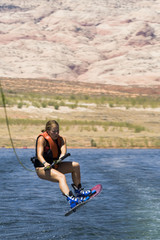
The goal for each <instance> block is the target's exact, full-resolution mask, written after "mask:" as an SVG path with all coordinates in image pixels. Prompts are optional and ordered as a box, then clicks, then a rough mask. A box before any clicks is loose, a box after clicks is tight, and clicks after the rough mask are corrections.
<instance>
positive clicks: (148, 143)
mask: <svg viewBox="0 0 160 240" xmlns="http://www.w3.org/2000/svg"><path fill="white" fill-rule="evenodd" d="M5 102H6V106H7V110H9V109H11V107H16V108H17V109H19V110H20V109H23V107H26V108H27V107H30V106H34V107H35V108H37V109H38V108H42V109H43V108H44V109H45V108H48V107H52V108H54V109H55V110H57V112H58V110H59V109H60V107H61V106H65V107H68V108H70V109H74V110H75V111H76V109H77V107H83V108H86V112H87V111H88V110H89V109H90V108H91V107H92V110H93V111H94V113H91V116H90V118H89V117H88V115H86V116H85V119H82V118H79V117H77V116H72V115H71V114H70V117H69V118H68V116H67V115H66V116H67V117H66V118H65V117H64V116H63V118H60V117H59V116H58V115H57V118H56V119H57V120H58V122H59V123H60V127H61V129H60V130H61V131H62V132H63V134H64V135H65V136H66V137H67V139H68V144H69V146H70V147H97V148H137V147H140V148H144V147H147V148H154V147H155V148H159V147H160V138H159V136H158V135H156V134H157V133H153V130H151V128H150V125H147V126H145V125H144V124H143V122H142V121H141V122H139V121H135V120H133V119H132V117H130V116H129V117H128V119H127V120H126V119H125V118H124V119H123V116H122V118H121V119H120V120H119V118H118V114H119V113H118V112H117V117H114V118H113V116H112V117H111V119H113V120H109V119H106V118H105V117H104V116H105V112H104V111H106V106H107V109H116V108H118V107H121V108H124V109H125V110H129V109H130V108H136V109H137V108H143V109H146V108H151V109H154V108H159V107H160V97H159V96H139V95H138V96H124V95H123V96H116V95H115V96H113V95H112V96H111V95H78V94H77V95H73V94H70V95H54V96H53V95H46V94H39V93H26V92H23V93H16V92H13V91H6V92H5ZM0 106H1V107H3V103H2V99H0ZM99 108H100V109H101V112H96V111H97V109H99ZM99 111H100V110H99ZM94 114H95V115H94ZM108 114H109V113H108V112H107V113H106V115H107V116H108ZM102 115H103V116H102ZM94 116H96V118H95V117H94ZM75 118H76V119H75ZM137 118H138V117H137ZM144 118H145V117H144ZM97 119H98V120H97ZM46 121H47V118H46V119H36V118H34V116H32V118H27V117H26V118H23V119H22V118H20V117H13V116H10V117H9V124H10V127H11V129H12V133H13V136H14V139H13V140H14V143H15V146H16V147H23V146H24V145H25V146H27V147H34V145H35V136H37V134H38V132H39V131H40V129H43V128H44V126H45V123H46ZM150 122H151V123H152V119H151V120H150ZM5 124H6V119H5V118H4V117H1V118H0V125H1V126H5ZM156 124H157V123H156ZM156 126H157V125H156ZM18 128H20V129H21V130H20V131H21V132H23V136H20V135H19V134H18V135H17V136H16V137H15V135H16V134H17V129H18ZM33 129H34V131H33ZM6 131H7V129H6V130H4V136H5V137H4V139H3V138H2V139H1V141H3V142H1V143H0V146H10V141H9V138H7V137H6ZM155 131H156V130H155ZM25 136H26V137H25ZM22 142H23V143H22Z"/></svg>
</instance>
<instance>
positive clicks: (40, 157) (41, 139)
mask: <svg viewBox="0 0 160 240" xmlns="http://www.w3.org/2000/svg"><path fill="white" fill-rule="evenodd" d="M45 144H46V142H45V139H44V137H43V136H40V137H39V138H38V143H37V158H38V160H39V161H40V162H41V163H42V164H43V163H44V162H45V164H44V165H45V166H48V165H50V164H48V163H47V162H46V160H45V159H44V157H43V152H44V147H45Z"/></svg>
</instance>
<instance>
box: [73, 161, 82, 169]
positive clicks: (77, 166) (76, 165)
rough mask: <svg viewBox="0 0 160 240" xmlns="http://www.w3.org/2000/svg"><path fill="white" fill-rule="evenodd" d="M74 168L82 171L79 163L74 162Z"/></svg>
mask: <svg viewBox="0 0 160 240" xmlns="http://www.w3.org/2000/svg"><path fill="white" fill-rule="evenodd" d="M72 166H73V168H74V169H80V165H79V163H78V162H72Z"/></svg>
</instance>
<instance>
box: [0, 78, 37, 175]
mask: <svg viewBox="0 0 160 240" xmlns="http://www.w3.org/2000/svg"><path fill="white" fill-rule="evenodd" d="M0 90H1V96H2V105H3V108H4V113H5V120H6V125H7V129H8V134H9V138H10V142H11V146H12V149H13V151H14V153H15V156H16V158H17V161H18V162H19V163H20V164H21V166H22V167H23V168H24V169H26V170H27V171H29V172H35V171H33V170H31V169H29V168H27V167H26V166H25V165H24V164H23V163H22V161H21V160H20V158H19V157H18V154H17V152H16V149H15V146H14V143H13V139H12V135H11V131H10V126H9V120H8V116H7V109H6V100H5V95H4V92H3V88H2V84H1V79H0Z"/></svg>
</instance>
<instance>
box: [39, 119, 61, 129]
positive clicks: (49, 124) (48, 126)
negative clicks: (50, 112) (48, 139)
mask: <svg viewBox="0 0 160 240" xmlns="http://www.w3.org/2000/svg"><path fill="white" fill-rule="evenodd" d="M53 127H58V128H59V124H58V122H57V121H55V120H50V121H48V122H47V123H46V127H45V130H42V132H45V131H46V132H48V131H50V130H51V129H52V128H53Z"/></svg>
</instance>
